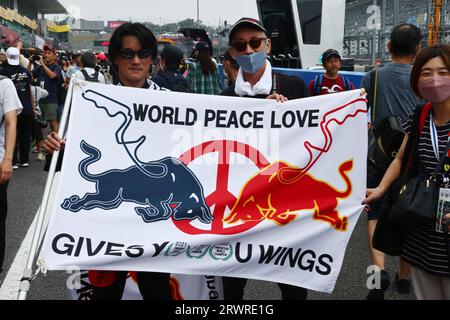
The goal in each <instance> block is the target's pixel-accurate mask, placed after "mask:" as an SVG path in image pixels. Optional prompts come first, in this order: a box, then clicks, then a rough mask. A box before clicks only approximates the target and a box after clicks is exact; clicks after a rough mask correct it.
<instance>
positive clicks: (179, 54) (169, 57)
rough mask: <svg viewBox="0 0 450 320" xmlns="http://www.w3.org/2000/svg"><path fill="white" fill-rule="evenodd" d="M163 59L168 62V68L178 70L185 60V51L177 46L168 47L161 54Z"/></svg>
mask: <svg viewBox="0 0 450 320" xmlns="http://www.w3.org/2000/svg"><path fill="white" fill-rule="evenodd" d="M161 58H164V59H165V60H166V66H167V67H169V68H174V69H175V70H176V69H178V67H179V65H180V63H181V60H183V51H182V50H181V49H180V48H178V47H177V46H173V45H167V46H165V47H164V49H163V51H162V52H161Z"/></svg>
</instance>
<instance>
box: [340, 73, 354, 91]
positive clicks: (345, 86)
mask: <svg viewBox="0 0 450 320" xmlns="http://www.w3.org/2000/svg"><path fill="white" fill-rule="evenodd" d="M341 78H342V81H343V82H344V88H345V91H350V90H351V89H352V88H351V86H350V80H348V78H347V77H346V76H341Z"/></svg>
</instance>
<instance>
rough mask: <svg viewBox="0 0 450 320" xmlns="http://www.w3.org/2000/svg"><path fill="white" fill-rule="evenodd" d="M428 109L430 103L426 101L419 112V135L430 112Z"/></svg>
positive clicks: (429, 108)
mask: <svg viewBox="0 0 450 320" xmlns="http://www.w3.org/2000/svg"><path fill="white" fill-rule="evenodd" d="M430 110H431V103H427V104H426V105H425V106H423V109H422V111H421V112H420V119H419V136H421V135H422V131H423V127H424V125H425V121H426V120H427V116H428V114H429V113H430Z"/></svg>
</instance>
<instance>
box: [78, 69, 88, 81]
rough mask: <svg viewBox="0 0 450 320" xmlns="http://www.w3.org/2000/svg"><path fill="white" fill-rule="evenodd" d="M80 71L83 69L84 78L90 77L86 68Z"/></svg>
mask: <svg viewBox="0 0 450 320" xmlns="http://www.w3.org/2000/svg"><path fill="white" fill-rule="evenodd" d="M80 71H81V73H82V74H83V76H84V80H87V79H89V78H90V77H89V75H88V73H87V71H86V70H84V69H81V70H80Z"/></svg>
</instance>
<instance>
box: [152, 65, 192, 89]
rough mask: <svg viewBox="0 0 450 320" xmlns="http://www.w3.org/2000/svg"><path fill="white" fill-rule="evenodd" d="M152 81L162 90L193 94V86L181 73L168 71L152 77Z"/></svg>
mask: <svg viewBox="0 0 450 320" xmlns="http://www.w3.org/2000/svg"><path fill="white" fill-rule="evenodd" d="M152 81H153V82H154V83H156V84H157V85H158V86H160V87H162V88H166V89H169V90H171V91H177V92H191V85H190V83H189V81H188V80H187V79H185V78H184V77H183V75H182V74H181V73H180V72H179V71H170V70H166V71H164V72H161V73H158V74H157V75H156V76H154V77H152Z"/></svg>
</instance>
